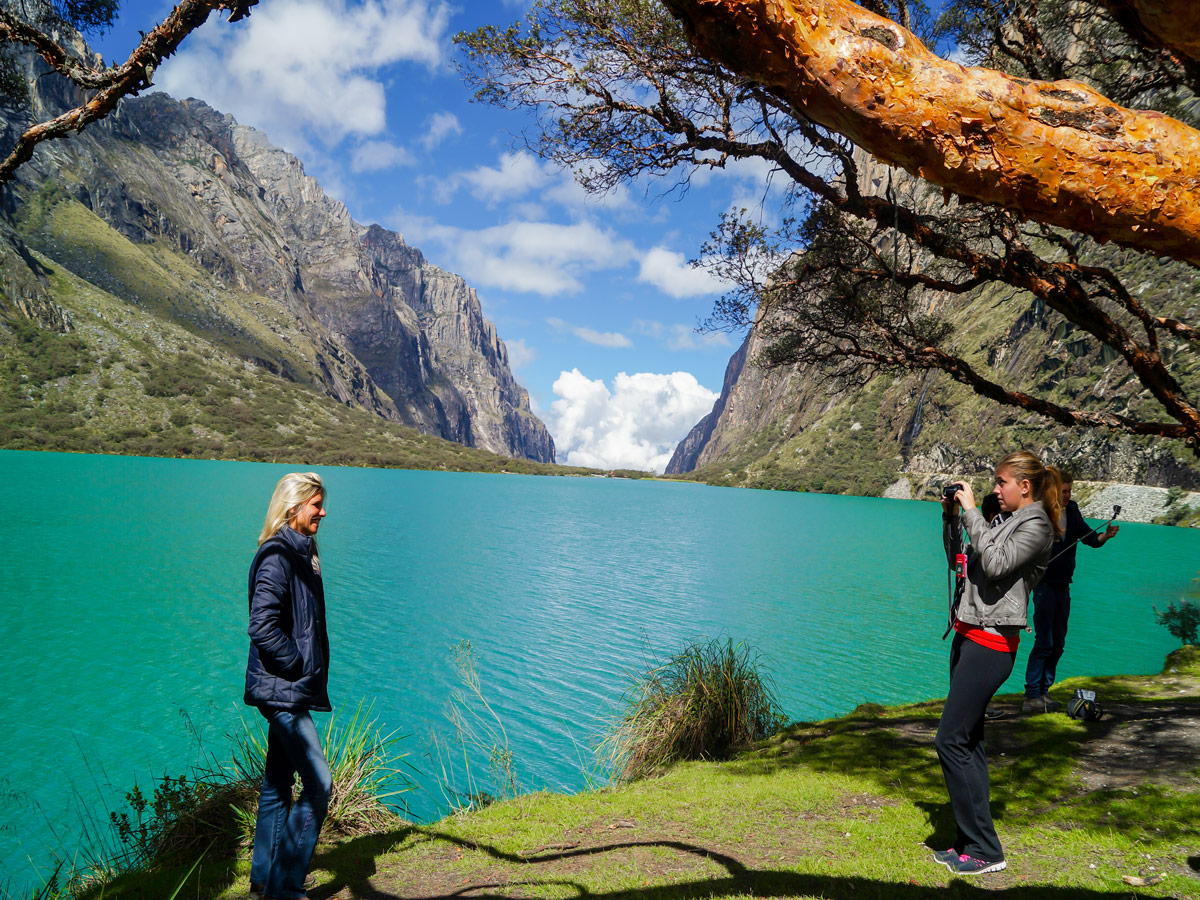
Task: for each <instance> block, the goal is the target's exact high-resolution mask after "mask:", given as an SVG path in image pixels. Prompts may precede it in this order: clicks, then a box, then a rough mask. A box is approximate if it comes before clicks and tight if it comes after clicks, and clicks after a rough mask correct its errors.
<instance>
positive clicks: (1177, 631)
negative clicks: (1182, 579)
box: [1152, 579, 1200, 646]
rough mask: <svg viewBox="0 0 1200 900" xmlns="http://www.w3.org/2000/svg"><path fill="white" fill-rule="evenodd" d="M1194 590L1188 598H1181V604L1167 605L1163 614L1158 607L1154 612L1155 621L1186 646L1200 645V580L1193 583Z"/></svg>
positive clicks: (1189, 593) (1172, 603) (1188, 594)
mask: <svg viewBox="0 0 1200 900" xmlns="http://www.w3.org/2000/svg"><path fill="white" fill-rule="evenodd" d="M1192 585H1193V587H1192V589H1191V590H1190V591H1189V592H1188V593H1187V595H1186V596H1184V597H1180V598H1179V602H1178V603H1175V602H1171V603H1168V604H1167V608H1166V609H1165V610H1163V611H1162V612H1159V611H1158V607H1157V606H1156V607H1152V608H1153V610H1154V620H1155V621H1156V622H1158V624H1159V625H1162V626H1164V627H1165V628H1166V629H1167V631H1169V632H1171V634H1172V635H1174V636H1175V637H1177V638H1179V640H1180V642H1181V643H1182V644H1184V645H1185V646H1186V645H1187V644H1200V637H1198V634H1197V633H1198V632H1200V579H1197V580H1196V581H1193V582H1192Z"/></svg>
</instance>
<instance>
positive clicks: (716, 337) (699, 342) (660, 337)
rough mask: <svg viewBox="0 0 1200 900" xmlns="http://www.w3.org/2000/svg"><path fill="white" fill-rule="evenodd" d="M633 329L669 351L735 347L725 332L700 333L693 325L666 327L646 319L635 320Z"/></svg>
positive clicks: (678, 324)
mask: <svg viewBox="0 0 1200 900" xmlns="http://www.w3.org/2000/svg"><path fill="white" fill-rule="evenodd" d="M633 328H634V330H635V331H636V332H637V333H638V334H644V335H646V336H647V337H652V338H654V339H655V340H656V341H662V343H663V345H664V346H665V347H666V348H667V349H668V350H710V349H714V348H727V347H731V346H733V342H732V341H730V340H729V335H727V334H725V332H723V331H714V332H708V333H704V334H701V333H698V332H697V331H696V329H695V328H693V327H692V326H691V325H683V324H680V323H676V324H674V325H664V324H663V323H662V322H652V321H647V320H646V319H634V320H633Z"/></svg>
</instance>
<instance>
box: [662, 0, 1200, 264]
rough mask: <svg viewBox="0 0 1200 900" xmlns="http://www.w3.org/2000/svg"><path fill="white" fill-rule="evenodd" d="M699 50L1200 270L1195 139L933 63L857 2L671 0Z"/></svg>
mask: <svg viewBox="0 0 1200 900" xmlns="http://www.w3.org/2000/svg"><path fill="white" fill-rule="evenodd" d="M663 2H664V4H665V5H666V6H667V8H668V9H670V10H671V11H672V13H674V14H675V15H676V16H677V17H678V18H679V20H680V21H681V22H682V23H683V26H684V29H685V30H686V31H687V32H688V34H689V35H690V36H691V38H692V39H693V40H694V42H695V43H696V45H697V46H698V47H699V49H700V50H701V52H703V53H705V54H706V55H708V56H710V57H712V58H714V59H717V60H719V61H720V62H722V63H723V64H724V65H726V66H728V67H729V68H731V69H732V70H733V71H735V72H738V73H739V74H741V75H743V76H744V77H746V78H751V79H754V80H755V81H758V82H760V83H762V84H765V85H767V86H769V87H770V88H771V89H772V90H773V91H774V92H775V93H777V94H778V95H780V96H781V97H783V98H785V99H786V100H788V101H789V102H790V103H792V104H793V105H794V107H795V108H796V109H797V110H799V111H801V112H802V113H803V114H804V115H805V116H807V117H808V118H809V119H811V120H813V121H815V122H817V123H819V124H821V125H824V126H825V127H827V128H831V129H833V130H834V131H837V132H839V133H841V134H844V135H845V136H847V137H848V138H850V139H851V140H852V141H854V142H855V143H856V144H858V145H859V146H861V147H863V148H864V149H866V150H868V151H870V152H871V153H873V154H874V155H876V156H878V157H879V158H880V159H882V160H884V161H887V162H890V163H892V164H894V165H900V166H902V167H903V168H905V169H906V170H908V171H909V172H911V173H913V174H915V175H919V176H921V177H922V178H925V179H926V180H928V181H931V182H933V183H934V184H936V185H938V186H940V187H942V188H944V189H946V190H949V191H954V192H955V193H958V194H961V195H963V196H965V197H970V198H973V199H976V200H979V201H982V202H985V203H991V204H996V205H998V206H1002V207H1004V208H1007V209H1011V210H1013V211H1015V212H1017V213H1019V214H1021V215H1025V216H1029V217H1031V218H1034V219H1037V220H1038V221H1042V222H1047V223H1050V224H1053V225H1058V226H1060V227H1063V228H1069V229H1071V230H1073V231H1080V232H1083V233H1085V234H1090V235H1092V236H1093V237H1095V238H1097V239H1098V240H1100V241H1102V242H1104V241H1115V242H1117V243H1120V244H1123V245H1126V246H1130V247H1136V248H1139V249H1143V250H1150V251H1152V252H1154V253H1157V254H1160V255H1166V256H1172V257H1174V258H1177V259H1180V260H1184V261H1186V262H1189V263H1192V264H1193V265H1200V177H1198V176H1197V174H1196V164H1195V160H1196V159H1197V158H1200V133H1198V132H1196V131H1195V130H1194V129H1192V128H1189V127H1187V126H1186V125H1183V124H1182V123H1180V122H1178V121H1176V120H1174V119H1171V118H1168V117H1166V116H1164V115H1162V114H1161V113H1158V112H1154V111H1139V110H1131V109H1124V108H1121V107H1118V106H1115V105H1114V104H1112V103H1111V102H1110V101H1109V100H1108V99H1107V98H1105V97H1103V96H1102V95H1100V94H1099V93H1097V92H1096V91H1094V90H1092V89H1091V88H1089V87H1087V86H1086V85H1083V84H1081V83H1079V82H1074V81H1056V82H1027V81H1023V80H1021V79H1017V78H1013V77H1011V76H1008V75H1006V74H1004V73H1001V72H996V71H992V70H989V69H967V68H965V67H963V66H960V65H958V64H957V63H953V62H948V61H946V60H943V59H940V58H938V57H937V56H935V55H934V54H932V53H931V52H930V51H929V50H927V49H926V48H925V47H924V46H923V45H922V44H921V42H920V41H919V40H918V39H917V38H916V37H915V36H914V35H912V34H911V33H910V32H907V31H905V30H904V29H902V28H901V27H900V26H898V25H897V24H896V23H895V22H892V21H891V20H889V19H885V18H882V17H880V16H877V15H874V14H872V13H870V12H868V11H866V10H864V9H862V8H861V7H859V6H856V5H855V4H853V3H851V2H849V0H663Z"/></svg>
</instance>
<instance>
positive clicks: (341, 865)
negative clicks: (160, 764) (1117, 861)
mask: <svg viewBox="0 0 1200 900" xmlns="http://www.w3.org/2000/svg"><path fill="white" fill-rule="evenodd" d="M414 830H416V831H419V832H420V833H422V834H423V835H425V836H427V837H428V838H430V839H431V840H436V841H443V842H446V843H448V844H451V845H454V846H457V847H459V848H461V849H463V850H470V851H476V852H481V853H484V854H486V855H487V856H489V857H491V858H492V859H494V860H496V861H497V862H502V863H510V864H514V865H517V866H519V867H520V868H519V869H518V870H517V871H516V872H514V873H513V874H514V877H512V878H505V879H503V880H493V881H478V882H475V881H470V880H469V879H463V880H461V881H460V882H459V884H458V885H456V886H455V887H454V888H452V889H451V888H445V889H441V890H439V889H434V890H426V891H420V890H418V891H415V892H414V891H413V890H410V889H405V888H404V887H403V886H401V887H399V888H397V890H402V891H403V893H390V892H389V891H388V890H385V889H383V888H382V887H379V886H376V885H374V884H372V883H371V882H370V880H369V879H370V877H371V875H373V874H375V868H374V864H373V861H374V860H375V858H376V857H377V856H378V855H379V854H381V853H386V852H388V851H389V850H390V849H393V848H394V847H396V846H397V845H398V844H400V843H401V842H402V841H404V840H405V839H406V838H407V837H409V836H410V835H411V834H412V833H413V832H414ZM640 848H653V849H666V850H674V851H676V852H678V853H681V854H686V855H689V856H693V857H698V858H700V859H703V860H706V861H710V862H713V863H715V864H716V865H718V866H719V867H720V868H721V869H723V870H724V873H723V874H722V875H718V876H715V877H712V878H699V879H695V880H692V881H686V882H682V883H679V884H672V885H661V886H657V887H653V886H643V887H637V888H630V889H624V890H613V891H593V890H592V889H590V888H589V887H588V886H587V885H586V884H584V883H582V882H581V881H577V880H575V879H573V878H571V877H570V876H569V873H568V874H567V875H563V874H561V873H547V877H544V878H543V877H539V876H538V867H539V866H542V865H545V864H547V863H558V864H560V866H559V868H562V867H563V866H569V865H570V863H571V862H572V861H574V860H584V859H586V858H588V857H595V856H599V855H602V854H605V853H612V852H614V851H620V850H630V849H640ZM317 862H318V864H319V865H320V866H321V867H322V868H324V869H326V870H329V871H332V872H334V873H335V877H334V879H333V880H332V881H330V882H327V883H326V884H323V885H321V887H319V888H317V889H315V890H313V891H312V892H311V896H312V898H313V900H331V898H333V897H334V895H336V894H338V893H339V892H340V891H342V890H344V889H345V888H349V889H350V890H352V891H353V893H354V896H355V897H356V898H360V900H399V898H401V897H404V898H412V897H422V898H426V900H446V898H451V897H463V896H470V897H473V898H495V900H500V898H510V897H514V896H529V895H530V894H531V893H533V894H538V893H541V892H544V891H545V890H546V889H551V890H554V891H555V893H559V892H570V893H571V894H573V895H574V896H578V897H589V898H595V900H638V898H653V900H685V898H693V897H730V896H738V895H745V894H752V895H754V896H756V897H785V896H805V895H807V896H816V897H822V898H827V900H873V898H878V900H934V898H945V897H948V896H949V897H983V896H985V895H987V894H990V893H992V892H993V891H994V889H995V888H996V887H999V886H1000V885H998V884H996V883H995V881H992V882H991V883H990V887H989V883H988V882H986V881H985V882H983V883H978V882H976V883H972V882H968V881H965V880H963V879H961V878H955V879H953V880H951V881H950V882H949V883H948V884H946V885H917V884H911V883H901V882H892V881H879V880H874V879H870V878H860V877H855V876H850V877H845V876H826V875H813V874H803V873H796V872H786V871H781V870H778V869H756V868H752V867H749V866H747V865H745V864H744V863H742V862H741V861H740V860H738V859H736V858H735V857H733V856H730V855H728V854H725V853H721V852H718V851H716V850H711V849H708V848H706V847H702V846H699V845H696V844H689V843H686V842H683V841H672V840H659V841H624V842H620V843H612V844H604V845H601V846H596V847H585V848H580V849H571V850H565V851H562V852H554V853H546V854H542V855H537V856H532V857H531V856H523V855H519V854H515V853H509V852H507V851H504V850H500V849H498V848H496V847H493V846H491V845H489V844H483V843H478V842H475V841H469V840H465V839H463V838H459V837H456V836H455V835H451V834H446V833H444V832H438V831H432V830H429V829H424V828H422V829H402V830H400V831H396V832H393V833H391V834H386V835H373V836H370V837H365V838H360V839H358V840H354V841H350V842H348V843H346V844H345V845H343V846H341V847H338V848H336V849H335V850H332V851H330V852H329V853H327V854H324V855H322V856H321V857H320V858H319V859H318V860H317ZM929 865H930V866H933V865H934V864H933V863H932V862H930V863H929ZM999 877H1004V876H999ZM1004 895H1005V897H1007V898H1010V900H1012V898H1015V900H1109V898H1116V897H1128V896H1129V891H1128V889H1127V888H1125V887H1124V886H1122V887H1119V888H1116V887H1114V889H1113V890H1111V891H1110V890H1096V889H1092V888H1080V887H1049V886H1046V885H1028V886H1020V885H1018V886H1013V885H1009V886H1007V887H1006V888H1005V890H1004ZM1163 896H1171V895H1163Z"/></svg>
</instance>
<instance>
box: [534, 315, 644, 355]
mask: <svg viewBox="0 0 1200 900" xmlns="http://www.w3.org/2000/svg"><path fill="white" fill-rule="evenodd" d="M546 324H547V325H550V326H552V327H553V328H556V329H557V330H559V331H569V332H570V333H571V334H573V335H575V337H577V338H579V339H580V340H581V341H587V342H588V343H589V344H595V345H596V346H597V347H632V346H633V341H631V340H629V338H627V337H625V335H623V334H621V333H619V332H616V331H596V330H595V329H594V328H584V327H583V326H580V325H572V324H571V323H570V322H564V321H563V320H562V319H559V318H555V317H553V316H552V317H550V318H548V319H547V320H546Z"/></svg>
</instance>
